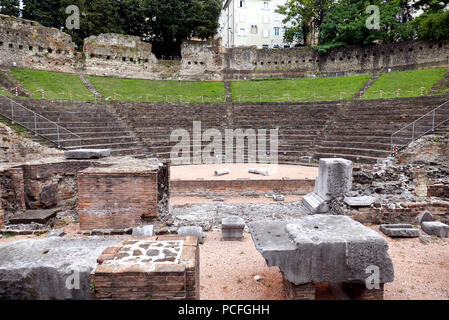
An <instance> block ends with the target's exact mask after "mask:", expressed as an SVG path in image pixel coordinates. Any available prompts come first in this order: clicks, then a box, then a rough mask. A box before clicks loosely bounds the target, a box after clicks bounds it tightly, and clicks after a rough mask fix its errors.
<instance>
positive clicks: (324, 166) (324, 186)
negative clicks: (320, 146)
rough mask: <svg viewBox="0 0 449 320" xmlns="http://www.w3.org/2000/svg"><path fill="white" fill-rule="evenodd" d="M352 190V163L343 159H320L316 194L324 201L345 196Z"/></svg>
mask: <svg viewBox="0 0 449 320" xmlns="http://www.w3.org/2000/svg"><path fill="white" fill-rule="evenodd" d="M351 188H352V161H350V160H346V159H342V158H324V159H320V165H319V170H318V177H317V178H316V182H315V189H314V191H315V193H316V194H318V195H319V196H321V197H322V198H323V199H324V200H330V199H332V198H333V197H336V196H340V195H344V194H346V193H348V192H350V191H351Z"/></svg>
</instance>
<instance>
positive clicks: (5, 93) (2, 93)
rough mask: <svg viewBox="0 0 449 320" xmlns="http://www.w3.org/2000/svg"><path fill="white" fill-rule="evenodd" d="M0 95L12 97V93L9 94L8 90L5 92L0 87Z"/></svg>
mask: <svg viewBox="0 0 449 320" xmlns="http://www.w3.org/2000/svg"><path fill="white" fill-rule="evenodd" d="M0 95H1V96H7V97H12V96H13V95H12V94H10V93H9V92H6V91H5V90H3V89H2V88H0Z"/></svg>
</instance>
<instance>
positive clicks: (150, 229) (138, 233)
mask: <svg viewBox="0 0 449 320" xmlns="http://www.w3.org/2000/svg"><path fill="white" fill-rule="evenodd" d="M132 236H133V237H152V236H154V226H153V225H148V226H143V227H136V228H133V233H132Z"/></svg>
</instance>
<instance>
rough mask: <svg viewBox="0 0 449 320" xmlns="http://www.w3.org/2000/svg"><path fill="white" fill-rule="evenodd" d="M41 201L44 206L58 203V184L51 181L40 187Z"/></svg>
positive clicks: (48, 206) (49, 206)
mask: <svg viewBox="0 0 449 320" xmlns="http://www.w3.org/2000/svg"><path fill="white" fill-rule="evenodd" d="M40 199H41V203H42V205H43V207H44V208H51V207H54V206H56V205H57V204H58V184H57V183H53V184H50V185H48V186H44V187H43V188H42V191H41V194H40Z"/></svg>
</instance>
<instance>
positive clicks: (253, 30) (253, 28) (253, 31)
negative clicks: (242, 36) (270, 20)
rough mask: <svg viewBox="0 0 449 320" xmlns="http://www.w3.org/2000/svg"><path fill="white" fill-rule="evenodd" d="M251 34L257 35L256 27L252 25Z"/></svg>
mask: <svg viewBox="0 0 449 320" xmlns="http://www.w3.org/2000/svg"><path fill="white" fill-rule="evenodd" d="M251 33H252V34H257V33H258V32H257V26H256V25H252V26H251Z"/></svg>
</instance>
